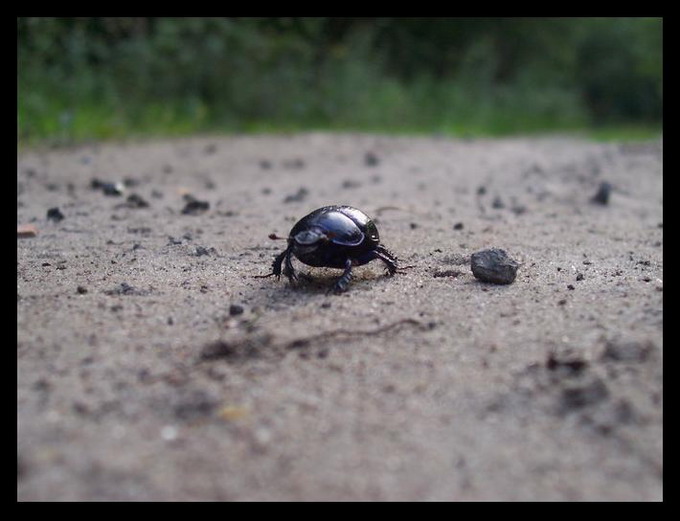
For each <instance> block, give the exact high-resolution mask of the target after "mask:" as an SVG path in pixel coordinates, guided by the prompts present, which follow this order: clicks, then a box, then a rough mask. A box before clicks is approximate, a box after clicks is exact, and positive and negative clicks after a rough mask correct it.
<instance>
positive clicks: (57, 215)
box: [47, 207, 64, 223]
mask: <svg viewBox="0 0 680 521" xmlns="http://www.w3.org/2000/svg"><path fill="white" fill-rule="evenodd" d="M47 218H48V219H49V220H50V221H54V222H57V223H58V222H59V221H61V220H63V219H64V214H63V213H61V210H59V208H57V207H54V208H50V209H49V210H47Z"/></svg>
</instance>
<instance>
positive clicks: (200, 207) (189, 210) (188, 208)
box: [182, 194, 210, 215]
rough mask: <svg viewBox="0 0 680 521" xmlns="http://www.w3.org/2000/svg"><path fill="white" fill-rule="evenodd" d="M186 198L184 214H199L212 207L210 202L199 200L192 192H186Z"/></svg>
mask: <svg viewBox="0 0 680 521" xmlns="http://www.w3.org/2000/svg"><path fill="white" fill-rule="evenodd" d="M184 200H185V201H186V202H187V204H186V205H185V206H184V208H183V209H182V213H183V214H184V215H198V214H201V213H203V212H205V211H206V210H208V209H209V208H210V203H209V202H207V201H199V200H198V199H196V198H195V197H194V196H193V195H191V194H185V195H184Z"/></svg>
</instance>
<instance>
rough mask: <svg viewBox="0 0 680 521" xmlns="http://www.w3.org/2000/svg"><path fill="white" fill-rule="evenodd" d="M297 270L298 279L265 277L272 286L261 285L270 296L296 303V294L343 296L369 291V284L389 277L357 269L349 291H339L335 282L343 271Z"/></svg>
mask: <svg viewBox="0 0 680 521" xmlns="http://www.w3.org/2000/svg"><path fill="white" fill-rule="evenodd" d="M295 271H296V274H297V280H295V281H292V282H291V281H289V280H288V279H287V278H286V277H285V276H282V277H281V278H280V280H277V279H276V278H275V277H270V278H268V279H263V280H266V281H268V283H270V284H271V286H267V285H266V283H265V284H263V286H261V288H262V290H264V291H269V292H270V293H269V296H270V297H271V298H273V299H275V300H277V301H278V300H286V301H287V302H288V303H290V304H296V303H297V302H295V301H297V299H296V298H294V297H295V296H301V295H307V296H309V295H313V296H317V295H321V296H324V297H325V296H328V297H341V296H346V295H351V294H352V293H353V292H357V291H369V290H370V287H368V284H370V283H372V282H377V281H379V280H382V279H383V278H387V277H386V276H385V274H383V273H376V272H375V271H374V270H355V271H354V272H353V277H352V281H351V282H350V284H349V287H348V289H347V291H345V292H340V293H338V292H336V291H335V289H334V288H335V283H336V282H337V281H338V279H339V278H340V276H341V275H342V271H340V270H331V269H330V268H315V269H314V270H313V271H306V270H301V269H296V270H295ZM291 297H292V298H291Z"/></svg>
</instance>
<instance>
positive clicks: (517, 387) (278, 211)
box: [17, 134, 663, 501]
mask: <svg viewBox="0 0 680 521" xmlns="http://www.w3.org/2000/svg"><path fill="white" fill-rule="evenodd" d="M661 154H662V145H661V143H651V144H650V143H647V144H639V145H625V146H623V145H617V144H597V143H590V142H585V141H578V140H573V139H566V138H564V139H562V138H550V139H547V138H546V139H512V140H473V141H461V140H449V139H444V138H439V139H437V138H433V139H426V138H416V139H412V138H388V137H378V136H363V135H326V134H306V135H296V136H289V137H266V136H261V137H234V138H200V139H198V138H197V139H191V140H175V141H167V142H150V143H142V144H126V145H91V146H83V147H80V148H77V149H73V150H56V151H43V152H26V153H21V154H20V155H19V158H18V167H17V182H18V196H17V201H18V208H17V222H18V224H29V225H33V226H34V227H35V228H36V229H37V235H36V236H35V237H30V238H22V239H17V313H18V317H17V334H18V342H17V344H18V345H17V356H18V363H17V365H18V367H17V374H18V383H17V393H18V397H17V398H18V399H17V411H18V412H17V415H18V482H17V495H18V498H19V500H25V501H31V500H33V501H35V500H246V501H259V500H402V501H411V500H416V501H422V500H660V499H662V485H663V477H662V420H663V417H662V391H663V389H662V382H661V379H662V349H663V341H662V326H663V322H662V312H663V301H662V298H663V258H662V254H663V222H662V221H663V217H662V206H663V199H662V182H663V174H662V163H661ZM93 179H97V180H99V181H126V185H127V186H126V187H125V190H124V194H123V195H122V196H113V195H105V193H104V188H106V187H103V186H102V185H101V183H97V182H95V183H94V187H93V183H92V180H93ZM603 181H607V182H609V183H610V184H611V187H612V189H611V193H610V194H609V195H610V196H609V200H608V204H597V203H594V202H592V201H591V198H592V196H593V195H594V194H595V193H596V192H597V190H598V187H599V186H600V184H601V183H602V182H603ZM132 194H134V195H133V196H132V197H129V196H131V195H132ZM186 194H191V195H192V196H193V197H194V198H195V199H194V200H193V203H192V202H191V200H190V199H187V198H186V197H185V195H186ZM196 201H198V202H196ZM200 202H207V203H208V205H209V207H208V208H207V209H205V207H204V206H202V205H201V204H200ZM145 203H146V205H145ZM337 203H344V204H350V205H353V206H357V207H359V208H361V209H363V210H364V211H365V212H366V213H368V214H369V215H371V216H373V217H374V218H375V220H376V221H377V224H378V228H379V230H380V234H381V238H382V239H383V242H384V243H385V244H386V245H387V247H388V248H389V249H390V250H392V251H393V252H394V253H396V254H397V256H398V257H399V258H400V259H401V260H402V262H404V263H405V264H409V265H413V266H414V267H413V268H411V269H410V270H407V272H406V273H403V274H398V275H396V276H394V277H391V278H390V277H385V276H384V273H383V268H382V266H380V265H378V263H371V264H369V265H367V266H364V267H360V268H357V269H356V277H355V279H354V281H353V282H352V285H351V287H350V291H349V292H348V293H346V294H343V295H339V296H336V295H328V294H327V289H328V287H329V286H330V285H331V284H332V283H333V281H334V280H335V277H337V276H338V275H339V273H338V272H337V271H336V270H324V269H312V268H309V269H307V268H303V271H306V272H308V273H309V274H311V275H312V277H313V278H312V279H311V280H302V281H301V282H300V284H299V285H298V286H297V287H291V286H290V285H289V284H288V282H286V281H284V280H281V281H276V280H275V279H274V278H268V279H259V278H254V277H253V276H254V275H258V274H265V273H267V272H268V271H269V266H270V262H271V259H272V257H273V256H274V255H275V254H276V253H277V252H279V251H280V250H281V247H282V244H281V243H280V242H276V241H271V240H269V239H268V238H267V236H268V235H269V234H270V233H277V234H279V235H286V234H287V232H288V230H289V229H290V228H291V226H292V225H293V224H294V223H295V221H296V220H297V219H299V218H300V217H302V216H303V215H305V214H306V213H308V212H309V211H311V210H313V209H315V208H317V207H320V206H323V205H326V204H337ZM50 208H58V209H59V211H58V212H56V211H53V212H52V213H51V214H50V215H52V218H51V219H48V218H47V217H46V216H47V212H48V210H49V209H50ZM60 214H61V216H63V219H61V220H59V217H60ZM490 247H498V248H503V249H505V250H506V251H507V252H508V254H509V255H510V256H511V257H512V258H514V259H515V260H516V261H518V262H519V263H521V267H520V269H519V272H518V275H517V278H516V280H515V282H514V283H512V284H510V285H505V286H501V285H493V284H488V283H482V282H480V281H478V280H476V279H475V278H474V276H473V275H472V272H471V270H470V256H471V254H472V253H474V252H476V251H479V250H482V249H485V248H490ZM298 266H299V265H298Z"/></svg>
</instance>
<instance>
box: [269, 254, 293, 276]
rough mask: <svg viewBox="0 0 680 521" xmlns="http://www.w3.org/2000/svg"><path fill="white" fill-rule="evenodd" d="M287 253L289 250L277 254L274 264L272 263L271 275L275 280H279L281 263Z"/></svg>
mask: <svg viewBox="0 0 680 521" xmlns="http://www.w3.org/2000/svg"><path fill="white" fill-rule="evenodd" d="M289 253H290V248H286V249H285V250H283V251H282V252H281V253H279V254H278V255H277V256H276V258H275V259H274V262H272V275H275V276H276V278H277V279H280V278H281V263H283V259H285V258H286V257H287V256H288V254H289Z"/></svg>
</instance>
